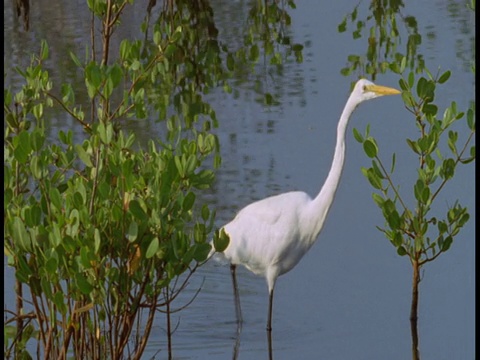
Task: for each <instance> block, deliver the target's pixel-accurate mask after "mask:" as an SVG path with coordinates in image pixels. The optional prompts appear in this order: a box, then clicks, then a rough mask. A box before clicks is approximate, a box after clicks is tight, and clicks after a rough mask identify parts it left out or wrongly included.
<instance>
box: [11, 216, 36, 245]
mask: <svg viewBox="0 0 480 360" xmlns="http://www.w3.org/2000/svg"><path fill="white" fill-rule="evenodd" d="M12 234H13V241H14V243H15V244H17V245H18V246H19V247H20V249H21V250H23V251H31V247H32V242H31V239H30V235H28V233H27V230H26V228H25V225H24V223H23V221H22V220H21V219H20V218H19V217H17V216H15V217H14V218H13V221H12Z"/></svg>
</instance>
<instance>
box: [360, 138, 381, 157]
mask: <svg viewBox="0 0 480 360" xmlns="http://www.w3.org/2000/svg"><path fill="white" fill-rule="evenodd" d="M363 150H364V151H365V154H367V156H368V157H369V158H374V157H376V156H377V153H378V147H377V144H376V143H375V140H373V139H371V138H370V139H366V140H365V142H364V143H363Z"/></svg>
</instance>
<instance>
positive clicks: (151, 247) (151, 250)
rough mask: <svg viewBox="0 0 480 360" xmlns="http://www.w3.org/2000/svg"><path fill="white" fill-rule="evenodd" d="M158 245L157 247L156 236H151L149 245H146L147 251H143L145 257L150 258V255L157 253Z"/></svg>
mask: <svg viewBox="0 0 480 360" xmlns="http://www.w3.org/2000/svg"><path fill="white" fill-rule="evenodd" d="M158 247H159V241H158V237H155V238H153V240H152V242H151V243H150V245H148V248H147V252H146V253H145V257H146V258H147V259H150V258H151V257H153V256H154V255H155V254H156V253H157V251H158Z"/></svg>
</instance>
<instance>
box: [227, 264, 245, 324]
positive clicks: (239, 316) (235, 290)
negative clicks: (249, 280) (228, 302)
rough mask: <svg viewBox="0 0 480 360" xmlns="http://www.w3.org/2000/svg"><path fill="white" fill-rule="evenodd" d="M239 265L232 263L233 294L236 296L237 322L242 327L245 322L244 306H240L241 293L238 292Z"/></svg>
mask: <svg viewBox="0 0 480 360" xmlns="http://www.w3.org/2000/svg"><path fill="white" fill-rule="evenodd" d="M236 269H237V265H234V264H230V272H231V273H232V282H233V296H234V297H235V313H236V315H237V324H238V325H239V327H241V324H242V322H243V319H242V308H241V307H240V295H239V293H238V285H237V276H236V273H235V271H236Z"/></svg>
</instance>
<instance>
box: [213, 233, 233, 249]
mask: <svg viewBox="0 0 480 360" xmlns="http://www.w3.org/2000/svg"><path fill="white" fill-rule="evenodd" d="M229 243H230V237H229V236H228V234H227V233H226V232H225V229H224V228H222V229H221V230H220V231H218V230H217V231H216V232H215V236H214V237H213V246H214V247H215V251H218V252H223V251H225V249H226V248H227V246H228V244H229Z"/></svg>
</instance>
